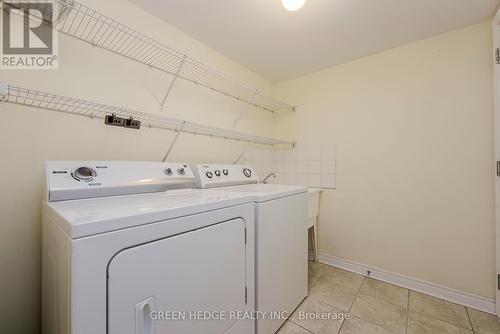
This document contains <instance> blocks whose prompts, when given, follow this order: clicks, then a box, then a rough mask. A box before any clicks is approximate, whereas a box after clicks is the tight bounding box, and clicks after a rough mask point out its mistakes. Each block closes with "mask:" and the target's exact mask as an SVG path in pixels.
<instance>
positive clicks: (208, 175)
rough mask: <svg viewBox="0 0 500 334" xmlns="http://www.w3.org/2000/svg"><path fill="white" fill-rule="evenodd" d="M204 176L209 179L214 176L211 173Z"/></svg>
mask: <svg viewBox="0 0 500 334" xmlns="http://www.w3.org/2000/svg"><path fill="white" fill-rule="evenodd" d="M205 175H206V176H207V177H208V178H209V179H211V178H212V177H213V176H214V174H212V172H207V173H206V174H205Z"/></svg>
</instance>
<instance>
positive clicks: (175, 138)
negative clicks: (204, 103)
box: [162, 121, 186, 162]
mask: <svg viewBox="0 0 500 334" xmlns="http://www.w3.org/2000/svg"><path fill="white" fill-rule="evenodd" d="M185 125H186V122H185V121H184V122H182V126H181V127H180V128H179V129H177V130H175V132H176V134H175V137H174V140H172V143H171V144H170V147H169V148H168V151H167V153H165V156H164V157H163V160H162V162H165V161H167V158H168V156H169V155H170V152H172V149H173V148H174V146H175V143H177V139H179V136H180V135H181V133H182V130H183V129H184V126H185Z"/></svg>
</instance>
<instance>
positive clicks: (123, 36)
mask: <svg viewBox="0 0 500 334" xmlns="http://www.w3.org/2000/svg"><path fill="white" fill-rule="evenodd" d="M56 2H57V3H58V4H59V13H58V17H57V19H56V22H53V26H54V27H55V28H56V29H57V30H58V31H59V32H61V33H64V34H66V35H69V36H71V37H74V38H77V39H79V40H82V41H84V42H87V43H90V44H91V45H93V46H97V47H100V48H103V49H105V50H108V51H111V52H113V53H115V54H118V55H121V56H124V57H126V58H129V59H131V60H134V61H137V62H139V63H142V64H145V65H147V66H149V67H151V68H155V69H158V70H160V71H163V72H166V73H168V74H171V75H173V76H174V77H175V78H177V77H179V78H181V79H184V80H187V81H189V82H192V83H194V84H197V85H200V86H203V87H206V88H208V89H210V90H213V91H216V92H218V93H221V94H223V95H226V96H228V97H233V98H234V99H236V100H238V101H241V102H243V103H246V104H249V105H252V106H254V107H257V108H261V109H264V110H266V111H270V112H273V113H274V112H291V111H294V110H295V108H294V106H292V105H290V104H287V103H285V102H282V101H280V100H278V99H276V98H273V97H270V96H266V95H264V94H262V93H260V92H259V91H258V90H256V89H252V88H250V87H248V86H246V85H245V84H243V83H240V82H238V81H236V80H234V79H232V78H229V77H227V76H226V75H224V74H223V73H221V72H220V71H218V70H216V69H214V68H213V67H210V66H208V65H206V64H203V63H202V62H200V61H197V60H196V59H194V58H192V57H190V56H188V55H185V54H184V53H182V52H179V51H177V50H175V49H173V48H171V47H169V46H167V45H166V44H163V43H162V42H159V41H157V40H155V39H153V38H151V37H148V36H146V35H144V34H142V33H140V32H138V31H136V30H134V29H132V28H130V27H128V26H126V25H124V24H122V23H120V22H118V21H116V20H114V19H112V18H110V17H108V16H105V15H103V14H101V13H99V12H97V11H95V10H93V9H91V8H89V7H86V6H84V5H82V4H80V3H78V2H77V1H73V0H57V1H56ZM16 6H22V5H19V4H17V5H16Z"/></svg>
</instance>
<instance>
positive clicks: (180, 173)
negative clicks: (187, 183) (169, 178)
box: [177, 168, 186, 175]
mask: <svg viewBox="0 0 500 334" xmlns="http://www.w3.org/2000/svg"><path fill="white" fill-rule="evenodd" d="M177 173H179V175H186V170H185V169H184V168H179V169H178V170H177Z"/></svg>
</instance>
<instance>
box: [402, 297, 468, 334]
mask: <svg viewBox="0 0 500 334" xmlns="http://www.w3.org/2000/svg"><path fill="white" fill-rule="evenodd" d="M412 291H413V290H412ZM412 312H415V313H418V314H420V315H423V316H424V317H427V318H431V319H434V320H438V321H442V322H445V323H447V324H448V325H452V326H455V327H458V328H461V329H466V330H468V331H469V332H474V329H471V328H467V327H464V326H462V325H458V324H456V323H453V322H451V321H448V320H443V319H439V318H436V317H433V316H431V315H428V314H426V313H422V312H419V311H412ZM471 327H472V324H471Z"/></svg>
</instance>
